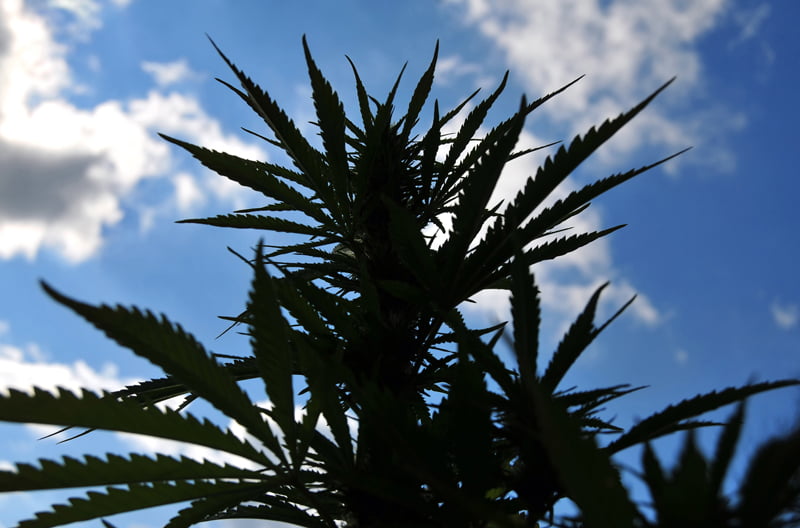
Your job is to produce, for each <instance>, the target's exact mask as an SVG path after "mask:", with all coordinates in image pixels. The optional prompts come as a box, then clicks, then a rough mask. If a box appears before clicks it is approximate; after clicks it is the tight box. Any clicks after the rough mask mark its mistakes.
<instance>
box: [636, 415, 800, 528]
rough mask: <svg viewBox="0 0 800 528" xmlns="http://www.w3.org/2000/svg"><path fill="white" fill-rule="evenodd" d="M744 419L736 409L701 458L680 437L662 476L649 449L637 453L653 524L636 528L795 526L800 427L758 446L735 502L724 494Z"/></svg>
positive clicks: (690, 440) (692, 443)
mask: <svg viewBox="0 0 800 528" xmlns="http://www.w3.org/2000/svg"><path fill="white" fill-rule="evenodd" d="M743 419H744V403H741V404H739V405H738V407H737V409H736V411H735V412H734V414H733V416H731V418H730V420H729V422H728V424H727V425H726V426H725V427H724V429H723V430H722V432H721V433H720V435H719V439H718V441H717V445H716V449H715V451H714V454H713V456H712V457H711V458H707V457H706V456H705V455H704V454H703V453H702V452H701V451H700V449H699V448H698V446H697V442H696V438H695V434H693V433H694V431H689V432H688V433H687V434H686V437H685V440H684V443H683V449H682V452H681V455H680V457H679V459H678V461H677V463H676V465H675V467H674V468H672V470H671V471H670V472H669V473H667V472H665V471H664V469H663V468H662V466H661V463H660V462H659V460H658V458H657V457H656V455H655V453H654V452H653V449H652V448H651V446H650V445H649V444H645V446H644V450H643V452H642V467H643V468H644V472H643V474H642V475H641V477H642V479H643V480H644V481H645V483H646V484H647V486H648V488H649V491H650V496H651V497H652V501H653V502H652V507H653V510H654V513H655V516H656V517H655V520H654V522H650V521H646V520H644V519H641V526H659V527H670V528H671V527H676V528H677V527H681V528H683V527H686V528H692V527H698V528H700V527H740V528H767V527H770V528H777V527H783V526H787V527H788V526H798V524H800V509H799V508H798V506H800V427H797V426H795V428H794V429H793V430H791V431H789V432H787V433H785V434H784V435H781V436H778V437H776V438H773V439H770V440H768V441H766V442H764V443H763V444H762V445H761V446H759V448H758V449H757V450H756V453H755V455H754V456H752V457H751V459H750V461H749V467H748V468H747V471H746V473H745V475H744V476H743V478H741V480H740V481H739V483H738V489H737V491H736V492H735V498H734V497H731V498H728V497H726V496H725V494H724V490H723V484H724V478H725V475H726V473H727V471H728V468H729V466H730V463H731V460H732V458H733V454H734V451H735V449H736V443H737V441H738V439H739V433H740V431H741V428H742V422H743Z"/></svg>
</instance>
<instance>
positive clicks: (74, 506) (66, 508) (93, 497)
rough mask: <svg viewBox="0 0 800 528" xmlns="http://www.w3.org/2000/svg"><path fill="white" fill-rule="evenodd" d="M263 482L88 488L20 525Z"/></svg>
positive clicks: (65, 520) (43, 524)
mask: <svg viewBox="0 0 800 528" xmlns="http://www.w3.org/2000/svg"><path fill="white" fill-rule="evenodd" d="M261 486H263V484H251V483H239V482H224V481H220V482H207V481H197V482H191V483H190V482H177V483H174V484H166V483H161V482H156V483H153V484H150V485H132V486H128V487H127V488H106V490H105V492H103V493H101V492H96V491H89V492H87V494H86V497H85V498H82V497H80V498H79V497H73V498H70V499H69V503H68V504H54V505H53V506H52V510H51V511H46V512H39V513H37V514H36V516H35V517H34V518H33V519H28V520H25V521H22V522H20V523H19V525H18V527H19V528H50V527H52V526H61V525H64V524H70V523H74V522H78V521H88V520H91V519H97V518H98V517H103V516H106V515H115V514H118V513H125V512H130V511H136V510H142V509H146V508H152V507H154V506H163V505H166V504H174V503H176V502H183V501H187V500H192V499H197V498H200V497H204V496H208V495H215V494H225V493H231V492H240V491H243V490H249V489H254V488H259V487H261Z"/></svg>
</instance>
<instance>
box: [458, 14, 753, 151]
mask: <svg viewBox="0 0 800 528" xmlns="http://www.w3.org/2000/svg"><path fill="white" fill-rule="evenodd" d="M448 2H449V3H450V4H454V5H455V6H456V7H458V10H457V11H456V9H454V10H453V11H454V13H456V12H457V13H458V15H459V16H461V17H463V19H464V21H465V22H466V23H467V24H470V25H474V26H475V27H476V28H477V29H478V30H479V31H480V32H481V33H482V34H483V35H484V36H485V37H486V38H487V39H488V40H489V41H490V42H492V43H494V44H495V46H496V47H497V48H498V49H499V50H500V51H501V52H502V53H504V54H505V56H506V59H507V62H508V63H509V65H510V67H511V69H512V70H513V71H515V73H516V74H517V75H518V76H519V77H520V78H521V79H522V81H523V82H524V84H525V85H526V90H527V91H528V92H529V93H530V94H532V95H538V94H542V93H546V92H549V91H551V90H554V89H556V88H558V87H560V86H562V85H564V84H566V83H567V82H569V81H571V80H573V79H575V78H576V77H578V76H580V75H583V74H586V77H585V78H584V79H582V80H581V82H579V83H578V84H577V85H574V86H573V87H571V88H570V90H569V91H568V93H567V94H564V95H562V96H561V97H558V98H556V99H555V100H554V101H552V102H551V103H548V104H547V105H545V106H544V107H543V108H542V110H541V112H543V113H544V114H546V115H547V116H548V117H549V118H550V119H551V120H552V122H553V123H554V124H557V125H559V126H563V127H566V128H567V130H568V133H569V134H570V137H571V135H572V134H577V133H583V132H585V131H586V130H587V129H588V128H589V126H592V125H595V124H599V123H600V122H602V121H603V120H604V119H606V118H607V117H612V116H615V115H616V114H618V113H619V112H620V111H623V110H626V109H627V108H630V107H631V106H632V105H633V104H634V103H636V102H638V101H639V100H640V99H641V98H643V97H644V96H645V95H646V94H648V93H649V92H650V91H652V90H654V89H655V88H656V87H658V86H659V85H661V84H662V83H664V82H665V81H667V80H668V79H670V78H672V77H673V76H675V75H677V76H678V82H676V83H675V84H674V85H673V86H671V87H670V89H669V90H668V92H667V93H666V94H664V95H662V99H665V100H667V101H670V102H673V103H675V105H674V106H678V105H679V104H681V101H682V100H684V99H686V97H685V96H686V95H687V94H692V93H696V92H699V91H701V90H702V85H703V83H702V80H703V65H702V60H701V57H700V55H699V53H698V51H697V48H696V44H697V41H698V40H699V39H700V37H702V36H703V35H704V34H705V33H706V32H708V31H709V30H710V29H712V28H713V27H714V26H715V24H717V23H718V21H719V19H720V18H721V16H722V14H723V12H724V10H725V8H726V6H727V4H728V2H727V1H726V0H708V1H705V2H686V1H685V0H663V1H640V0H614V1H611V2H602V1H600V0H509V1H508V2H503V3H497V2H487V1H485V0H448ZM706 106H709V107H712V106H713V105H706ZM717 113H719V112H718V111H717V110H716V109H714V108H713V107H712V108H711V110H709V111H708V112H706V111H703V112H699V113H695V112H693V117H691V118H690V117H687V116H686V115H685V114H682V115H681V116H680V117H679V118H678V119H672V118H669V117H668V115H671V112H666V111H665V110H662V106H659V105H656V107H654V108H649V109H648V110H647V112H646V115H647V116H649V117H647V118H644V116H642V117H639V118H637V119H636V120H634V121H633V122H632V123H631V124H629V125H628V126H627V127H626V129H627V130H625V131H624V133H623V134H621V135H620V136H619V137H618V138H615V140H614V141H613V142H611V143H610V144H609V145H607V146H606V147H604V151H605V157H604V158H601V159H606V160H611V159H614V158H615V157H616V155H617V154H619V153H627V152H630V151H632V150H633V149H635V148H638V147H641V146H643V145H657V146H661V147H664V146H666V147H667V148H669V149H670V150H672V149H680V148H683V147H686V146H688V145H695V146H698V147H699V146H701V145H702V146H704V148H706V152H708V150H711V149H712V148H722V149H724V147H723V146H715V145H713V143H711V144H710V145H709V146H708V147H706V144H707V143H709V142H710V141H711V140H712V139H713V138H715V137H718V136H719V134H720V131H721V127H723V126H725V125H728V124H730V125H731V126H733V127H735V126H736V123H737V122H738V121H739V120H740V118H738V117H737V119H733V120H732V123H729V122H728V121H726V122H724V123H722V124H720V123H719V122H718V121H716V120H715V119H714V118H713V115H712V114H717ZM725 113H729V114H731V113H732V114H735V112H731V111H730V109H726V110H725Z"/></svg>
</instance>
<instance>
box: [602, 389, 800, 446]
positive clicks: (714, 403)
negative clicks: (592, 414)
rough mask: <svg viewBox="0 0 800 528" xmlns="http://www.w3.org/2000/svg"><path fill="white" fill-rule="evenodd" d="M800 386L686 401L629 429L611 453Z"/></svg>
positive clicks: (728, 391) (715, 393) (732, 391)
mask: <svg viewBox="0 0 800 528" xmlns="http://www.w3.org/2000/svg"><path fill="white" fill-rule="evenodd" d="M798 384H800V381H798V380H781V381H772V382H765V383H754V384H752V385H745V386H742V387H728V388H727V389H724V390H721V391H712V392H709V393H706V394H700V395H697V396H695V397H694V398H689V399H686V400H682V401H681V402H680V403H677V404H675V405H669V406H668V407H666V408H665V409H664V410H662V411H660V412H657V413H655V414H652V415H650V416H648V417H647V418H645V419H644V420H642V421H641V422H639V423H637V424H636V425H634V426H633V427H631V428H630V429H628V432H626V433H625V434H623V435H622V436H620V437H619V438H617V439H616V440H614V441H613V442H611V444H609V445H608V450H609V451H610V452H612V453H616V452H618V451H621V450H623V449H626V448H628V447H630V446H633V445H636V444H641V443H644V442H648V441H650V440H653V439H655V438H658V437H660V436H664V435H667V434H670V433H672V432H675V431H676V430H678V429H677V427H678V426H680V424H681V423H682V422H683V421H684V420H687V419H689V418H693V417H695V416H698V415H700V414H704V413H707V412H709V411H713V410H714V409H718V408H720V407H723V406H725V405H729V404H731V403H736V402H739V401H742V400H744V399H745V398H747V397H749V396H752V395H753V394H758V393H760V392H765V391H768V390H773V389H779V388H781V387H790V386H793V385H798Z"/></svg>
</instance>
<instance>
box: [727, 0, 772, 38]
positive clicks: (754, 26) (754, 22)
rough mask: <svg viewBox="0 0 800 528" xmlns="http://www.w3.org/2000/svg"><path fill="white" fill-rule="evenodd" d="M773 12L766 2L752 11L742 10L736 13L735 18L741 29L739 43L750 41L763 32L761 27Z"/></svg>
mask: <svg viewBox="0 0 800 528" xmlns="http://www.w3.org/2000/svg"><path fill="white" fill-rule="evenodd" d="M771 12H772V8H771V6H770V5H769V4H768V3H766V2H764V3H761V4H759V5H757V6H756V7H754V8H752V9H747V10H742V11H740V12H738V13H736V14H735V15H734V18H735V19H736V23H737V24H738V25H739V27H740V31H739V37H738V39H737V42H742V41H745V40H750V39H751V38H753V37H755V36H756V35H757V34H758V32H759V31H761V27H762V26H763V25H764V22H766V20H767V19H768V18H769V15H770V13H771Z"/></svg>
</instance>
